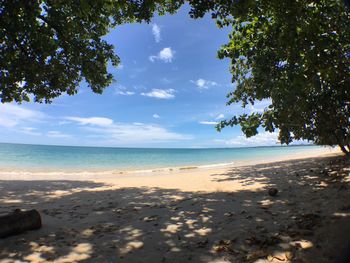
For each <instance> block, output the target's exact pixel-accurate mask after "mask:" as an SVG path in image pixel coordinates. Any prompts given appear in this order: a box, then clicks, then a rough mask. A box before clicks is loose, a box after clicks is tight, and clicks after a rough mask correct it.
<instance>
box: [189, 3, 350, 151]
mask: <svg viewBox="0 0 350 263" xmlns="http://www.w3.org/2000/svg"><path fill="white" fill-rule="evenodd" d="M231 4H232V3H231ZM207 9H212V10H213V16H214V17H216V18H217V22H218V24H219V25H220V26H223V25H232V32H231V34H230V36H229V38H230V41H229V43H228V44H226V45H224V46H222V48H221V50H220V51H219V53H218V56H219V58H230V59H231V73H232V81H233V82H234V83H235V84H236V89H235V90H234V91H233V92H231V93H229V94H228V98H229V101H228V105H230V104H232V103H238V102H241V103H242V106H243V107H246V106H247V105H249V104H251V105H254V103H255V102H257V101H261V100H263V99H269V100H270V101H271V103H270V105H269V106H268V107H267V108H265V110H264V112H263V113H258V112H254V113H252V114H242V115H240V116H234V117H233V118H232V119H230V120H225V121H222V122H221V123H220V124H219V125H218V126H217V129H218V130H221V129H222V128H224V127H226V126H233V125H240V126H241V128H242V131H243V132H244V134H245V135H246V136H248V137H250V136H254V135H256V134H257V133H258V128H259V127H263V128H264V129H265V130H266V131H269V132H273V131H274V130H275V129H278V130H279V139H280V141H281V143H286V144H289V143H290V142H291V141H293V140H300V139H302V140H309V141H314V142H315V143H316V144H320V145H339V146H340V148H341V149H342V151H343V152H345V153H346V154H348V155H350V27H349V26H348V24H349V21H350V12H349V9H346V8H345V6H344V2H343V1H339V0H320V1H309V0H298V1H295V0H290V1H278V0H261V1H253V0H252V1H236V3H235V4H234V8H233V6H232V5H230V4H225V3H223V4H222V5H216V6H215V5H214V6H211V7H208V8H207ZM204 10H205V8H204ZM203 12H204V11H203ZM194 14H195V15H199V16H200V15H201V12H199V13H197V14H196V13H195V12H194Z"/></svg>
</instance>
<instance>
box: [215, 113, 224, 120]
mask: <svg viewBox="0 0 350 263" xmlns="http://www.w3.org/2000/svg"><path fill="white" fill-rule="evenodd" d="M223 118H225V115H224V114H222V113H221V114H219V115H218V116H217V117H216V118H215V120H221V119H223Z"/></svg>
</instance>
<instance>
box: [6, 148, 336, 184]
mask: <svg viewBox="0 0 350 263" xmlns="http://www.w3.org/2000/svg"><path fill="white" fill-rule="evenodd" d="M339 154H341V152H340V151H339V150H338V149H337V148H330V147H327V148H326V147H325V148H320V149H312V150H309V151H305V152H301V153H300V152H299V153H288V154H286V155H282V156H276V157H272V156H268V157H264V158H256V159H254V160H238V161H232V162H224V163H215V164H202V165H195V164H193V165H185V166H174V167H158V168H157V167H155V168H149V169H148V168H147V169H137V168H136V169H107V170H105V169H96V170H95V169H85V170H74V169H69V170H55V169H53V170H47V169H45V168H42V169H40V170H35V171H33V170H26V169H25V168H22V169H15V170H13V169H9V168H0V178H1V180H60V179H64V180H95V179H97V180H102V179H104V178H107V179H110V178H118V177H127V176H147V175H151V176H155V175H160V174H163V175H176V174H181V173H188V172H198V171H199V172H200V171H206V172H215V171H216V170H218V171H222V170H225V169H230V168H238V167H242V166H251V165H258V164H268V163H273V162H280V161H288V160H297V159H303V158H311V157H332V156H336V155H339Z"/></svg>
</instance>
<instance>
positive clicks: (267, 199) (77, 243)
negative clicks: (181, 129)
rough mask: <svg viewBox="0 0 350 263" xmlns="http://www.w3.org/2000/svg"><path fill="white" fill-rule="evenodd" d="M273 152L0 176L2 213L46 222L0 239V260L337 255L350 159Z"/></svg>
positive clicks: (229, 262)
mask: <svg viewBox="0 0 350 263" xmlns="http://www.w3.org/2000/svg"><path fill="white" fill-rule="evenodd" d="M276 158H278V157H276ZM276 158H274V159H276ZM279 159H280V160H279V161H274V160H271V158H269V160H265V162H263V161H261V160H260V163H256V162H258V161H257V160H254V161H255V163H256V164H249V163H244V165H242V166H234V167H232V166H229V167H221V168H216V167H215V168H212V167H209V168H202V169H188V170H181V171H180V170H179V171H176V172H171V173H170V172H167V173H166V172H154V173H139V174H136V173H131V174H125V175H115V174H109V175H108V174H107V175H101V176H100V175H98V176H96V175H94V174H92V176H91V177H87V176H84V175H82V176H81V177H79V176H77V175H75V176H71V175H70V176H66V177H64V176H62V175H60V176H57V178H54V177H52V176H46V177H45V176H38V175H33V174H32V175H29V176H28V175H27V176H26V177H25V176H23V177H21V176H19V175H18V174H17V175H16V176H14V177H13V178H12V179H9V180H0V189H2V191H0V214H2V213H4V214H5V213H9V212H11V211H13V210H15V209H23V210H30V209H37V210H38V211H39V213H40V214H41V217H42V222H43V226H42V228H41V229H39V230H35V231H28V232H26V233H23V234H20V235H16V236H11V237H8V238H6V239H0V247H1V248H2V249H1V250H0V262H17V261H20V262H52V263H54V262H56V263H58V262H60V263H64V262H80V261H83V262H121V263H129V262H131V263H134V262H135V263H140V262H165V263H166V262H170V263H173V262H200V263H209V262H210V263H213V262H224V263H234V262H261V263H271V262H272V263H277V262H281V260H282V261H283V262H285V263H291V262H299V261H300V262H305V263H314V262H315V263H316V262H317V263H333V262H334V263H335V262H337V261H336V257H338V256H339V254H340V250H341V249H343V248H345V247H346V244H347V242H348V241H349V237H348V235H347V234H348V233H349V231H350V203H349V200H350V192H349V189H350V160H348V159H345V158H342V157H341V155H340V154H339V153H331V154H329V153H324V154H315V153H311V152H310V153H308V154H306V155H303V156H301V155H298V156H294V158H293V157H292V156H289V157H288V159H286V158H285V157H281V158H279ZM281 159H284V160H281ZM268 161H269V162H268ZM270 187H275V188H277V189H278V194H277V196H274V197H271V196H269V194H268V192H267V189H269V188H270ZM174 259H176V260H174Z"/></svg>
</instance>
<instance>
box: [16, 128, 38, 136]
mask: <svg viewBox="0 0 350 263" xmlns="http://www.w3.org/2000/svg"><path fill="white" fill-rule="evenodd" d="M20 132H22V133H24V134H27V135H33V136H40V135H42V133H41V132H38V131H37V129H36V128H34V127H22V128H20Z"/></svg>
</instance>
